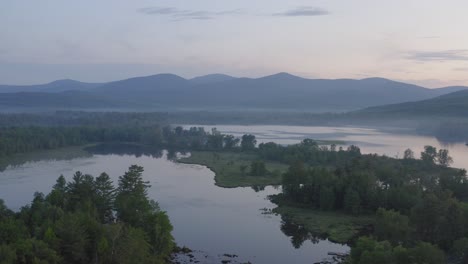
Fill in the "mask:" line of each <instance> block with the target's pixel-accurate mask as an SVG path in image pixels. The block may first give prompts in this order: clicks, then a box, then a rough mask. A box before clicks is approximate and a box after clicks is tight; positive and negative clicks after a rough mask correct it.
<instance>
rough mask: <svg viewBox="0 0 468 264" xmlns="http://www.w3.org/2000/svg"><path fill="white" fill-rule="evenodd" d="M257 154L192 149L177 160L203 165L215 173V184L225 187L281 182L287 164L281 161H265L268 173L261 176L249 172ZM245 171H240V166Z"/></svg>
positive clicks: (276, 183)
mask: <svg viewBox="0 0 468 264" xmlns="http://www.w3.org/2000/svg"><path fill="white" fill-rule="evenodd" d="M258 159H259V158H258V156H257V155H255V154H250V153H243V152H212V151H194V152H191V156H190V157H187V158H182V159H180V160H178V161H179V162H180V163H187V164H199V165H205V166H207V167H208V168H210V169H211V170H212V171H213V172H214V173H215V174H216V175H215V182H216V185H218V186H220V187H226V188H234V187H248V186H266V185H279V184H281V175H282V174H283V173H284V172H285V171H286V170H287V169H288V166H287V165H285V164H281V163H274V162H265V167H266V169H267V170H268V173H267V174H266V175H263V176H255V175H249V174H250V164H251V162H252V161H255V160H258ZM242 166H244V168H245V171H244V172H242V170H241V167H242Z"/></svg>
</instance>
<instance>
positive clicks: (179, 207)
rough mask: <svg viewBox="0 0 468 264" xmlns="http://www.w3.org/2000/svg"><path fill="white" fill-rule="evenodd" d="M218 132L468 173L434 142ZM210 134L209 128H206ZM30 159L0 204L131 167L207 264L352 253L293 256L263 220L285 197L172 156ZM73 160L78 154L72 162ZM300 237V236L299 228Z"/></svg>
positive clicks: (461, 158)
mask: <svg viewBox="0 0 468 264" xmlns="http://www.w3.org/2000/svg"><path fill="white" fill-rule="evenodd" d="M217 128H218V130H219V131H221V132H225V133H231V134H235V135H237V136H240V135H242V134H244V133H252V134H255V135H256V136H257V138H258V141H259V142H267V141H275V142H277V143H280V144H290V143H296V142H299V141H300V140H302V139H304V138H314V139H320V140H343V141H346V142H347V143H349V144H356V145H358V146H360V147H361V150H362V151H363V152H365V153H379V154H386V155H389V156H401V153H403V151H404V150H405V149H406V148H408V147H409V148H412V149H413V150H414V151H415V152H417V151H420V150H422V148H423V146H424V145H434V146H436V147H438V148H440V147H444V148H448V149H449V150H450V153H451V155H452V156H453V158H454V161H455V163H454V166H457V167H464V168H468V163H467V162H468V154H467V151H468V147H466V146H465V145H464V144H455V145H443V144H441V143H439V142H437V141H436V140H435V139H434V138H431V137H421V136H410V135H397V134H389V133H384V132H379V131H376V130H373V129H367V128H342V127H293V126H217ZM206 129H210V127H206ZM59 153H67V155H61V154H55V155H50V152H41V153H36V154H35V155H26V156H25V159H24V160H23V161H22V162H19V161H15V162H13V163H12V164H13V165H10V166H8V167H6V169H5V170H4V171H3V172H1V173H0V198H2V199H4V200H5V202H6V204H7V205H8V206H9V207H10V208H12V209H15V210H18V209H19V208H20V206H22V205H25V204H28V203H29V202H30V201H31V199H32V194H33V193H34V192H35V191H40V192H44V193H48V192H49V191H50V188H51V186H52V185H53V184H54V183H55V180H56V178H57V177H58V176H59V175H64V176H65V177H66V178H67V179H71V177H72V175H73V173H74V172H75V171H81V172H83V173H88V174H92V175H95V176H97V175H99V174H100V173H101V172H104V171H105V172H107V173H108V174H109V175H110V176H111V177H112V178H113V180H114V183H115V184H116V183H117V179H118V177H119V176H121V175H122V174H123V173H124V172H125V171H126V169H127V168H128V167H129V166H130V165H132V164H138V165H140V166H143V167H144V168H145V172H144V178H145V179H146V180H148V181H150V183H151V185H152V187H151V188H150V190H149V196H150V197H151V198H152V199H155V200H157V201H158V202H159V204H160V206H161V208H163V209H164V210H165V211H167V212H168V215H169V217H170V219H171V222H172V224H173V225H174V231H173V235H174V237H175V239H176V242H177V243H178V244H179V245H180V246H184V245H185V246H187V247H189V248H192V249H195V250H199V251H201V252H203V253H202V255H205V254H206V255H209V257H208V258H207V260H208V263H209V262H210V261H211V262H213V263H219V260H220V259H222V258H223V257H222V255H223V254H225V253H227V254H236V255H238V256H239V258H238V260H239V261H251V262H252V263H313V262H317V261H321V260H323V259H324V258H327V253H328V252H329V251H335V252H347V251H348V250H349V249H348V247H347V246H344V245H339V244H335V243H332V242H329V241H327V240H320V239H314V240H313V242H312V241H311V240H310V241H305V242H304V243H303V244H302V246H301V247H299V248H295V247H293V244H292V243H291V239H292V237H291V236H290V232H287V233H288V234H289V235H285V234H284V233H283V232H282V229H283V230H285V229H287V228H288V227H289V228H290V224H289V223H284V222H283V221H282V219H281V217H280V216H276V215H272V214H264V213H263V212H264V211H263V210H262V209H271V208H274V205H273V204H272V203H270V202H269V201H268V200H267V199H266V197H267V196H268V195H270V194H276V193H278V192H279V191H278V190H277V189H275V188H274V187H267V188H265V190H263V191H259V192H256V191H254V190H253V189H252V188H235V189H225V188H220V187H217V186H215V185H214V173H213V172H212V171H210V170H209V169H207V168H206V167H204V166H199V165H188V164H179V163H175V162H173V161H171V160H169V159H167V158H166V157H167V153H166V152H161V153H148V152H144V151H142V152H139V151H137V150H134V149H133V150H129V151H127V152H125V151H114V152H113V151H110V152H106V151H99V152H92V153H89V152H84V151H75V150H70V151H63V150H61V151H59ZM71 153H75V155H72V154H71ZM293 229H294V228H293Z"/></svg>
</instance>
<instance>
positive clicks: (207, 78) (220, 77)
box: [190, 73, 236, 84]
mask: <svg viewBox="0 0 468 264" xmlns="http://www.w3.org/2000/svg"><path fill="white" fill-rule="evenodd" d="M234 79H236V77H232V76H229V75H226V74H219V73H216V74H208V75H204V76H199V77H195V78H192V79H190V82H191V83H193V84H206V83H219V82H224V81H231V80H234Z"/></svg>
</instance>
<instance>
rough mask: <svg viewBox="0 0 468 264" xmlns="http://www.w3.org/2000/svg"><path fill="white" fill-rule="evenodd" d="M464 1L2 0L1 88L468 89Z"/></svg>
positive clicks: (0, 11)
mask: <svg viewBox="0 0 468 264" xmlns="http://www.w3.org/2000/svg"><path fill="white" fill-rule="evenodd" d="M466 10H468V2H467V1H464V0H454V1H437V0H425V1H423V0H415V1H404V0H395V1H372V0H354V1H338V0H328V1H325V0H321V1H310V0H291V1H279V0H258V1H247V0H238V1H222V2H221V1H214V0H197V1H186V0H185V1H184V0H164V1H163V0H138V1H124V0H102V1H90V0H86V1H85V0H83V1H60V0H43V1H12V0H8V1H4V2H3V3H2V8H0V25H2V26H0V39H1V41H0V84H36V83H45V82H49V81H53V80H57V79H64V78H71V79H76V80H80V81H87V82H104V81H111V80H117V79H124V78H128V77H133V76H142V75H151V74H156V73H163V72H170V73H174V74H178V75H181V76H183V77H187V78H190V77H194V76H199V75H204V74H210V73H225V74H230V75H233V76H246V77H258V76H263V75H268V74H272V73H277V72H289V73H291V74H295V75H299V76H303V77H308V78H353V79H362V78H366V77H385V78H389V79H393V80H399V81H404V82H409V83H414V84H418V85H422V86H426V87H442V86H448V85H468V77H467V73H468V48H467V47H468V35H467V34H466V25H468V16H466Z"/></svg>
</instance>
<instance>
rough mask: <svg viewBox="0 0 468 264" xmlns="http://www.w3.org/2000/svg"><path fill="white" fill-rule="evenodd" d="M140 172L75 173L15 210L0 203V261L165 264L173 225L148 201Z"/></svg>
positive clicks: (155, 203) (146, 184) (133, 167)
mask: <svg viewBox="0 0 468 264" xmlns="http://www.w3.org/2000/svg"><path fill="white" fill-rule="evenodd" d="M142 172H143V168H142V167H139V166H136V165H133V166H131V167H130V168H129V169H128V171H127V172H125V174H124V175H122V176H120V177H119V182H118V185H117V187H115V186H114V185H113V183H112V181H111V180H110V177H109V175H107V174H106V173H102V174H101V175H99V176H98V177H93V176H92V175H87V174H82V173H81V172H76V173H75V174H74V175H73V179H72V180H71V181H69V182H67V181H66V180H65V178H64V177H63V176H60V177H59V178H58V179H57V182H56V184H55V185H54V186H53V187H52V190H51V192H50V193H49V194H47V195H44V194H43V193H35V194H34V199H33V201H32V202H31V204H30V205H25V206H24V207H22V208H21V209H20V210H19V211H18V212H13V211H11V210H9V209H8V208H7V207H6V206H5V204H4V203H3V201H2V200H0V241H1V244H0V263H38V264H39V263H44V264H45V263H77V264H78V263H83V264H84V263H103V264H104V263H109V264H114V263H115V264H117V263H122V264H123V263H165V262H166V260H167V259H168V257H169V255H170V254H171V253H172V250H173V248H174V246H175V244H174V241H173V237H172V235H171V231H172V225H171V223H170V221H169V218H168V217H167V215H166V213H165V212H164V211H162V210H161V209H160V208H159V206H158V204H157V202H155V201H153V200H150V199H149V198H148V195H147V189H148V188H149V187H150V186H149V185H148V182H146V181H144V180H143V178H142Z"/></svg>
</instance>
